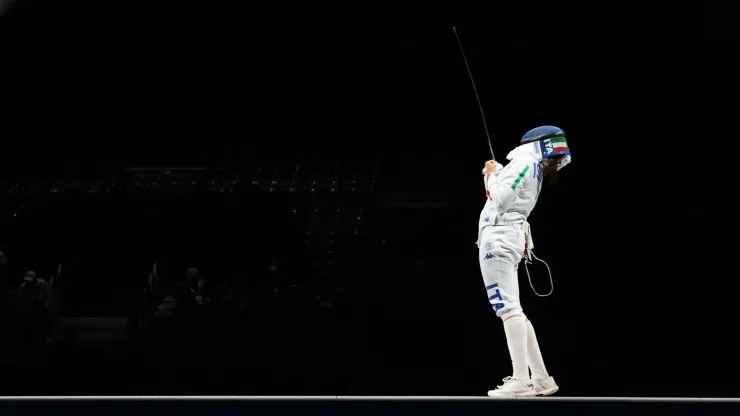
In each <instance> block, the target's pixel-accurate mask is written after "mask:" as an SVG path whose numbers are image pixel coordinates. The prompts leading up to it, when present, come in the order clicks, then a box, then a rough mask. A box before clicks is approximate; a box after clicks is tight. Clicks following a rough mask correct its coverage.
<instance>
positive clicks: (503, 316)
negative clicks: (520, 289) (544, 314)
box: [496, 307, 526, 322]
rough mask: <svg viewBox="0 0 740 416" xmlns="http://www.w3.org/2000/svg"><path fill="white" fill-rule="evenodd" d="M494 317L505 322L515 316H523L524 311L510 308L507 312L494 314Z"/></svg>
mask: <svg viewBox="0 0 740 416" xmlns="http://www.w3.org/2000/svg"><path fill="white" fill-rule="evenodd" d="M496 315H498V317H499V318H501V321H502V322H506V320H507V319H509V318H513V317H515V316H517V315H519V316H524V311H522V308H521V307H515V308H511V309H509V310H507V311H505V312H503V313H496ZM525 319H526V317H525Z"/></svg>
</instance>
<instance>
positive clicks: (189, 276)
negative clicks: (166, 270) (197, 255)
mask: <svg viewBox="0 0 740 416" xmlns="http://www.w3.org/2000/svg"><path fill="white" fill-rule="evenodd" d="M202 280H203V278H202V277H201V275H200V273H198V269H196V268H195V267H188V269H187V271H185V281H186V282H188V283H191V284H192V283H198V282H201V281H202Z"/></svg>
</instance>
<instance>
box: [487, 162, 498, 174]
mask: <svg viewBox="0 0 740 416" xmlns="http://www.w3.org/2000/svg"><path fill="white" fill-rule="evenodd" d="M495 172H496V161H495V160H489V161H488V162H486V173H495Z"/></svg>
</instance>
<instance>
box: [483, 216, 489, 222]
mask: <svg viewBox="0 0 740 416" xmlns="http://www.w3.org/2000/svg"><path fill="white" fill-rule="evenodd" d="M483 222H491V218H490V217H486V219H485V220H483Z"/></svg>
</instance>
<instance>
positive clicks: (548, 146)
mask: <svg viewBox="0 0 740 416" xmlns="http://www.w3.org/2000/svg"><path fill="white" fill-rule="evenodd" d="M520 143H521V144H526V143H536V145H535V148H536V150H537V153H539V154H540V155H542V159H549V158H555V157H558V156H565V155H570V149H569V148H568V142H567V141H566V140H565V132H564V131H563V130H562V129H560V128H559V127H555V126H540V127H537V128H534V129H532V130H530V131H528V132H526V133H525V134H524V136H522V140H521V141H520Z"/></svg>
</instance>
